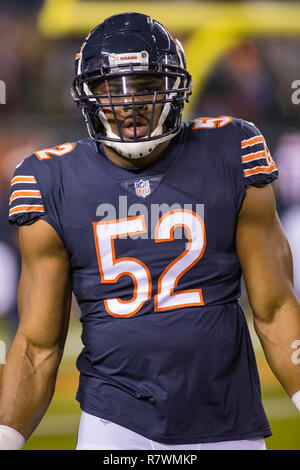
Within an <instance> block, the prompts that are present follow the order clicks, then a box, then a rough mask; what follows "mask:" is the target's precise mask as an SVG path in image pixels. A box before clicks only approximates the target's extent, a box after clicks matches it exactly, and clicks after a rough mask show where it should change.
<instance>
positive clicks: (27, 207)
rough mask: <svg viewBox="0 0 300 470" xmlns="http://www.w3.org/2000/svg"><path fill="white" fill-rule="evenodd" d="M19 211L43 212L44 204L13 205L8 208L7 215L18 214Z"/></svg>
mask: <svg viewBox="0 0 300 470" xmlns="http://www.w3.org/2000/svg"><path fill="white" fill-rule="evenodd" d="M19 212H45V209H44V206H38V205H36V206H35V205H27V204H24V205H23V206H15V207H13V208H12V209H10V210H9V215H12V214H18V213H19Z"/></svg>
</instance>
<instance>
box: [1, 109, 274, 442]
mask: <svg viewBox="0 0 300 470" xmlns="http://www.w3.org/2000/svg"><path fill="white" fill-rule="evenodd" d="M276 177H277V168H276V166H275V164H274V161H273V160H272V157H271V155H270V152H269V151H268V148H267V146H266V143H265V140H264V138H263V136H262V135H261V134H260V132H259V130H258V129H257V128H256V127H255V126H254V125H253V124H251V123H247V122H245V121H243V120H240V119H233V118H230V117H226V116H225V117H220V118H199V119H196V120H195V121H194V122H190V123H184V124H182V128H181V131H180V133H179V134H178V135H177V136H176V137H175V138H173V139H172V141H171V142H170V145H169V147H168V148H167V151H166V152H165V154H164V156H163V158H161V159H160V160H159V161H157V162H155V163H154V164H152V165H150V166H148V167H147V168H145V169H125V168H122V167H119V166H117V165H115V164H114V163H112V162H111V161H110V160H109V159H108V158H107V157H106V156H105V154H104V151H103V148H102V146H101V145H99V146H97V144H96V143H95V142H94V141H93V140H92V139H90V138H86V139H83V140H80V141H78V142H75V143H65V144H63V145H59V146H57V147H55V148H51V149H44V150H41V151H39V152H36V153H35V154H34V155H32V156H30V157H28V158H26V159H25V160H24V161H23V162H22V163H21V164H20V165H19V166H18V167H17V169H16V171H15V174H14V176H13V179H12V194H11V200H10V215H9V220H10V222H11V223H13V224H18V225H22V224H28V223H32V222H33V221H34V220H36V219H38V218H41V219H43V220H45V221H47V222H48V223H49V224H50V225H51V226H52V227H54V229H55V230H56V232H57V233H58V235H59V236H60V238H61V239H62V241H63V243H64V245H65V247H66V250H67V252H68V253H69V256H70V261H71V266H72V284H73V292H74V294H75V296H76V299H77V301H78V304H79V306H80V309H81V322H82V328H83V330H82V341H83V345H84V347H83V350H82V352H81V354H80V355H79V357H78V360H77V367H78V369H79V371H80V383H79V388H78V393H77V399H78V400H79V402H80V405H81V408H82V409H83V410H84V411H86V412H88V413H90V414H93V415H95V416H99V417H102V418H106V419H108V420H110V421H113V422H115V423H117V424H119V425H122V426H124V427H126V428H128V429H131V430H133V431H135V432H137V433H139V434H142V435H144V436H146V437H148V438H150V439H153V440H155V441H158V442H162V443H166V444H187V443H198V442H214V441H224V440H236V439H246V438H251V437H255V436H268V435H270V434H271V431H270V428H269V423H268V421H267V418H266V416H265V413H264V410H263V406H262V402H261V395H260V383H259V377H258V373H257V368H256V362H255V357H254V352H253V348H252V345H251V340H250V335H249V331H248V328H247V323H246V320H245V317H244V314H243V312H242V310H241V307H240V305H239V303H238V299H239V297H240V285H241V274H242V273H241V267H240V263H239V259H238V257H237V253H236V249H235V230H236V223H237V219H238V215H239V211H240V208H241V206H242V203H243V199H244V197H245V193H246V189H245V188H246V186H247V185H249V184H254V185H258V186H259V185H264V184H268V183H271V182H272V181H273V180H274V179H275V178H276Z"/></svg>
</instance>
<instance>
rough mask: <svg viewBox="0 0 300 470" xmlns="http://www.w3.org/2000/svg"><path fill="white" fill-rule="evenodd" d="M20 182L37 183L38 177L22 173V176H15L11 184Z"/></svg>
mask: <svg viewBox="0 0 300 470" xmlns="http://www.w3.org/2000/svg"><path fill="white" fill-rule="evenodd" d="M18 183H29V184H36V179H35V177H34V176H28V175H20V176H15V177H14V178H12V180H11V186H13V185H14V184H18Z"/></svg>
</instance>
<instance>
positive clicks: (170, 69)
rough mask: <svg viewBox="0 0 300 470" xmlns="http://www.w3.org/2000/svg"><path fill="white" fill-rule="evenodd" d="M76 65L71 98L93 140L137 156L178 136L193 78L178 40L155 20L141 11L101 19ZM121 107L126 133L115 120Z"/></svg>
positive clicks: (82, 48)
mask: <svg viewBox="0 0 300 470" xmlns="http://www.w3.org/2000/svg"><path fill="white" fill-rule="evenodd" d="M75 67H76V71H75V73H76V76H75V79H74V81H73V85H72V96H73V99H74V100H75V101H76V102H77V103H78V104H79V106H80V108H81V110H82V113H83V115H84V118H85V121H86V124H87V128H88V132H89V135H90V137H92V138H93V139H95V140H96V141H98V142H103V143H105V144H106V145H108V146H110V147H112V148H114V149H115V150H116V151H117V152H118V153H119V154H121V155H124V156H126V157H128V158H140V157H143V156H145V155H147V154H149V153H150V152H151V151H152V150H153V149H154V148H155V147H156V146H157V145H158V144H160V143H161V142H164V141H166V140H169V139H171V138H172V137H174V136H175V135H176V134H177V133H178V132H179V130H180V123H181V118H182V111H183V108H184V103H185V102H188V101H189V98H190V95H191V90H192V79H191V76H190V74H189V73H188V72H187V70H186V63H185V56H184V51H183V48H182V46H181V44H180V42H179V41H178V40H176V39H175V38H174V37H173V36H172V35H171V34H170V32H169V31H168V30H167V29H166V28H165V27H164V26H162V25H161V24H160V23H158V22H157V21H155V20H153V19H151V18H150V17H149V16H146V15H143V14H140V13H123V14H119V15H114V16H112V17H110V18H108V19H106V20H105V21H104V22H103V23H101V24H100V25H98V26H97V27H96V28H94V29H93V31H91V33H90V34H89V35H88V36H87V37H86V39H85V42H84V43H83V45H82V47H81V49H80V51H79V53H78V54H77V55H76V60H75ZM125 106H126V109H127V110H130V112H129V114H130V119H129V120H128V126H131V127H130V129H131V130H130V131H129V130H128V131H127V132H126V133H124V128H122V127H121V125H120V122H119V118H118V112H119V110H120V109H121V108H122V109H124V107H125ZM145 106H147V109H148V111H149V109H150V110H151V112H150V114H149V113H148V116H149V117H148V118H147V131H146V134H145V132H142V131H141V129H145V127H143V125H145V117H144V116H142V115H141V113H140V110H141V108H142V107H145ZM158 110H159V111H158ZM158 114H159V116H158ZM109 115H110V118H109ZM157 116H158V117H157ZM113 121H114V125H113V129H112V122H113Z"/></svg>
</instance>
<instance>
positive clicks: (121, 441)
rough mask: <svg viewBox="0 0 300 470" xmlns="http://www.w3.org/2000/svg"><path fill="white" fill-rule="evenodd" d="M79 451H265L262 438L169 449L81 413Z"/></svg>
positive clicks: (127, 430)
mask: <svg viewBox="0 0 300 470" xmlns="http://www.w3.org/2000/svg"><path fill="white" fill-rule="evenodd" d="M76 449H77V450H92V449H93V450H266V445H265V441H264V439H262V438H255V439H244V440H241V441H222V442H213V443H206V444H201V443H199V444H176V445H167V444H161V443H159V442H155V441H152V440H151V439H147V438H146V437H144V436H141V435H140V434H137V433H136V432H133V431H130V430H129V429H126V428H124V427H122V426H119V425H118V424H115V423H112V422H111V421H107V420H104V419H102V418H98V417H96V416H93V415H90V414H88V413H85V412H84V411H83V412H82V415H81V419H80V425H79V431H78V439H77V447H76Z"/></svg>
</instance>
